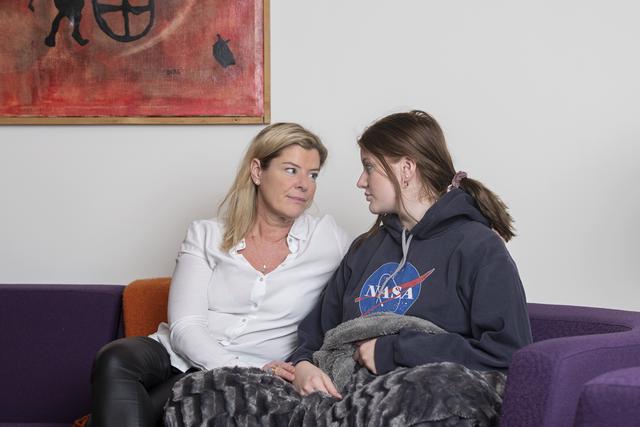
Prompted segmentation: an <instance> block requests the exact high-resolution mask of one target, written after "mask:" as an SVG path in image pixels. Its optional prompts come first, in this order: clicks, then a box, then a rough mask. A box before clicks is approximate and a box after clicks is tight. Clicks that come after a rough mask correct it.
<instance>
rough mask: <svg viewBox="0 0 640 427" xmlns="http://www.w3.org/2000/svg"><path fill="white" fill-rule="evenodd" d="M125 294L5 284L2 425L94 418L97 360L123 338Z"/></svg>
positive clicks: (118, 289) (0, 314) (0, 308)
mask: <svg viewBox="0 0 640 427" xmlns="http://www.w3.org/2000/svg"><path fill="white" fill-rule="evenodd" d="M122 289H123V288H122V286H115V285H0V325H2V331H1V332H0V348H1V349H2V351H0V378H2V381H3V386H2V388H1V389H0V406H2V410H0V425H11V424H12V423H34V424H36V423H48V424H49V425H51V424H54V423H68V424H70V423H71V422H72V421H73V420H74V419H75V418H77V416H78V415H79V414H82V413H86V412H89V408H90V399H91V385H90V373H91V365H92V363H93V358H94V356H95V354H96V352H97V351H98V349H99V348H100V347H102V346H103V345H104V344H106V343H107V342H109V341H112V340H114V339H116V338H118V337H120V336H121V328H120V324H121V322H120V313H121V301H122ZM68 424H67V425H68Z"/></svg>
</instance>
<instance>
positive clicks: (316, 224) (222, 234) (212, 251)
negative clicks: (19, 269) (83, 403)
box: [91, 123, 349, 427]
mask: <svg viewBox="0 0 640 427" xmlns="http://www.w3.org/2000/svg"><path fill="white" fill-rule="evenodd" d="M326 157H327V150H326V148H325V147H324V145H323V144H322V143H321V141H320V140H319V139H318V137H317V136H315V135H314V134H313V133H311V132H309V131H308V130H306V129H304V128H303V127H301V126H299V125H297V124H292V123H278V124H274V125H271V126H269V127H267V128H265V129H264V130H262V131H261V132H260V133H259V134H258V135H257V136H256V137H255V138H254V140H253V141H252V143H251V145H250V146H249V148H248V150H247V153H246V155H245V157H244V159H243V161H242V163H241V164H240V168H239V170H238V173H237V176H236V178H235V181H234V183H233V186H232V187H231V189H230V190H229V192H228V194H227V196H226V197H225V199H224V201H223V202H222V204H221V208H222V209H223V212H224V214H223V216H222V217H221V218H220V219H213V220H201V221H195V222H193V223H192V224H191V226H190V227H189V230H188V231H187V235H186V238H185V240H184V242H183V243H182V246H181V248H180V251H179V254H178V258H177V262H176V268H175V271H174V274H173V279H172V283H171V289H170V293H169V309H168V320H169V323H168V324H165V323H163V324H161V325H160V326H159V328H158V331H157V333H155V334H153V335H151V336H150V337H132V338H123V339H120V340H117V341H114V342H112V343H110V344H107V345H106V346H105V347H103V348H102V349H101V350H100V352H99V353H98V354H97V356H96V360H95V362H94V368H93V373H92V388H93V396H92V397H93V400H92V420H91V425H92V426H93V427H98V426H119V427H123V426H124V427H126V426H154V425H156V424H157V423H158V421H159V420H160V419H161V417H162V408H163V405H164V403H165V401H166V399H167V397H168V395H169V392H170V390H171V386H172V385H173V383H175V381H177V380H178V379H179V378H180V377H181V376H182V375H183V374H184V372H187V371H193V370H210V369H214V368H218V367H224V366H243V367H260V368H263V369H266V370H270V371H272V372H273V373H275V374H276V375H279V376H281V377H282V378H284V379H286V380H288V381H292V380H293V379H294V369H293V366H292V365H291V364H288V363H285V362H282V360H284V359H286V358H287V357H288V356H289V355H290V354H291V353H292V352H293V350H294V348H295V346H296V343H297V341H296V340H297V334H296V330H297V325H298V323H299V322H300V320H301V319H302V318H304V317H305V316H306V315H307V314H308V313H309V311H310V310H311V309H312V307H313V306H314V305H315V303H316V302H317V300H318V298H319V296H320V293H321V291H322V289H323V287H324V285H325V283H326V282H327V281H328V279H329V278H330V276H331V274H332V273H333V271H334V270H335V269H336V267H337V266H338V264H339V263H340V260H341V259H342V257H343V256H344V255H345V253H346V250H347V248H348V245H349V238H348V237H347V235H346V233H345V232H344V231H343V230H342V229H341V228H340V227H338V226H337V225H336V223H335V221H334V219H333V218H332V217H330V216H323V217H321V218H315V217H312V216H311V215H309V214H307V213H306V212H305V211H306V209H307V208H308V207H309V205H310V204H311V203H312V201H313V197H314V195H315V191H316V179H317V177H318V173H319V172H320V168H321V167H322V165H323V164H324V161H325V159H326Z"/></svg>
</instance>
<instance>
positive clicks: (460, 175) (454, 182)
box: [447, 171, 467, 192]
mask: <svg viewBox="0 0 640 427" xmlns="http://www.w3.org/2000/svg"><path fill="white" fill-rule="evenodd" d="M466 177H467V173H466V172H464V171H459V172H457V173H456V174H455V175H454V176H453V179H452V180H451V184H449V186H448V187H447V192H449V191H451V190H452V189H453V188H460V181H462V179H463V178H466Z"/></svg>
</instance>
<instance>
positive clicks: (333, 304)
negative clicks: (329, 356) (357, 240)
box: [288, 254, 351, 365]
mask: <svg viewBox="0 0 640 427" xmlns="http://www.w3.org/2000/svg"><path fill="white" fill-rule="evenodd" d="M348 258H349V255H348V254H347V256H345V257H344V258H343V259H342V262H341V263H340V266H339V267H338V269H337V270H336V271H335V273H333V276H331V279H330V280H329V282H327V285H326V286H325V288H324V291H323V292H322V295H321V296H320V299H319V301H318V303H317V304H316V306H315V307H314V308H313V310H311V312H310V313H309V314H308V315H307V317H305V318H304V319H303V320H302V322H300V325H298V347H297V348H296V349H295V350H294V351H293V353H292V354H291V356H289V359H288V361H289V362H291V363H293V364H294V365H295V364H296V363H298V362H302V361H304V360H306V361H308V362H311V363H313V352H315V351H317V350H319V349H320V347H322V343H323V341H324V334H325V333H326V332H327V331H328V330H330V329H333V328H335V327H336V326H338V325H339V324H340V323H341V322H342V297H343V295H344V289H345V287H346V285H347V283H348V282H349V278H350V277H351V269H350V268H349V266H348V262H347V259H348Z"/></svg>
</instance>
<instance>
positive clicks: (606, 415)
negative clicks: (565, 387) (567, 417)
mask: <svg viewBox="0 0 640 427" xmlns="http://www.w3.org/2000/svg"><path fill="white" fill-rule="evenodd" d="M638 363H640V361H639V362H638ZM638 402H640V366H636V367H634V368H627V369H620V370H617V371H613V372H608V373H606V374H603V375H600V376H599V377H597V378H595V379H593V380H591V381H589V382H588V383H587V384H585V386H584V387H583V389H582V393H581V394H580V401H579V403H578V410H577V413H576V423H575V426H576V427H584V426H592V427H608V426H616V427H626V426H629V427H631V426H637V425H638V420H640V405H638Z"/></svg>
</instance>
